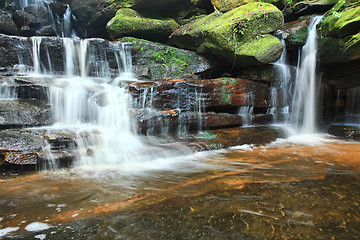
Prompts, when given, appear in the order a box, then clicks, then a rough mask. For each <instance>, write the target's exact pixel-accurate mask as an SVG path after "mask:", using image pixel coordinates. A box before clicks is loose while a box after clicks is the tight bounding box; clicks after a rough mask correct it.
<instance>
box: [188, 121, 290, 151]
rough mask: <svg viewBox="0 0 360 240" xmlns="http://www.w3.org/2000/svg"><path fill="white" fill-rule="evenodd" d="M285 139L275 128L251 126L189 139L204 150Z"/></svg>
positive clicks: (198, 135)
mask: <svg viewBox="0 0 360 240" xmlns="http://www.w3.org/2000/svg"><path fill="white" fill-rule="evenodd" d="M283 137H285V133H284V132H283V130H282V129H281V128H279V127H275V126H252V127H237V128H228V129H218V130H209V131H203V132H200V133H199V134H197V135H193V136H192V137H191V136H189V138H190V139H191V140H192V141H194V142H196V143H197V144H198V145H200V146H203V147H204V149H208V150H213V149H219V148H227V147H232V146H239V145H244V144H249V145H250V144H254V145H263V144H266V143H270V142H272V141H275V140H276V139H277V138H283Z"/></svg>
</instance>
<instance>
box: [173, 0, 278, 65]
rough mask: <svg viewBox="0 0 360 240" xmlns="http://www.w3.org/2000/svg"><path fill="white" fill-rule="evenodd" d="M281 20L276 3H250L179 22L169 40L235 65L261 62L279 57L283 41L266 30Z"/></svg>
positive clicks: (275, 25) (182, 46) (273, 28)
mask: <svg viewBox="0 0 360 240" xmlns="http://www.w3.org/2000/svg"><path fill="white" fill-rule="evenodd" d="M283 23H284V19H283V15H282V13H281V11H280V10H278V9H277V8H276V7H275V6H273V5H271V4H267V3H250V4H246V5H244V6H241V7H238V8H235V9H233V10H231V11H229V12H227V13H224V14H221V13H218V12H214V13H212V14H210V15H208V16H205V17H203V18H200V19H197V20H195V21H193V22H191V23H189V24H187V25H185V26H182V27H181V28H179V29H177V30H176V31H175V32H174V33H173V34H172V35H171V41H172V42H173V43H174V44H175V45H177V46H178V47H181V48H185V49H190V50H194V51H197V52H199V53H206V54H211V55H215V56H220V57H222V58H224V59H226V60H227V61H228V62H229V63H230V64H233V65H234V66H236V67H244V66H250V65H261V64H266V63H269V62H273V61H276V60H277V59H279V57H280V55H281V52H282V49H283V45H282V44H281V42H280V41H279V40H278V39H277V38H276V37H274V36H272V35H270V34H268V33H271V32H273V31H275V30H277V29H278V28H280V27H281V26H282V25H283Z"/></svg>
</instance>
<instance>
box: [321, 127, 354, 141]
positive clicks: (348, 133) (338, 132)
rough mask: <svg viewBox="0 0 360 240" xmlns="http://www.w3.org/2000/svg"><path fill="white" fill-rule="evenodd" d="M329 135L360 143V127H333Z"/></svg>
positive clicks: (329, 130)
mask: <svg viewBox="0 0 360 240" xmlns="http://www.w3.org/2000/svg"><path fill="white" fill-rule="evenodd" d="M328 133H329V134H331V135H334V136H337V137H341V138H345V139H352V140H357V141H360V126H355V125H354V126H352V125H331V127H330V128H329V129H328Z"/></svg>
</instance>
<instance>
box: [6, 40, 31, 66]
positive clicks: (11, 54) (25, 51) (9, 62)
mask: <svg viewBox="0 0 360 240" xmlns="http://www.w3.org/2000/svg"><path fill="white" fill-rule="evenodd" d="M29 49H31V44H30V42H29V41H28V40H27V39H26V38H23V37H15V36H8V35H5V34H0V56H1V58H0V66H2V67H9V68H12V67H14V65H16V64H20V60H19V55H20V56H23V59H24V62H26V63H28V64H31V63H32V60H31V52H30V51H29Z"/></svg>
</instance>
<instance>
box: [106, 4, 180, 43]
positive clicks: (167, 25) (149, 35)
mask: <svg viewBox="0 0 360 240" xmlns="http://www.w3.org/2000/svg"><path fill="white" fill-rule="evenodd" d="M178 26H179V25H178V24H177V23H176V22H175V21H174V20H173V19H165V18H161V17H148V16H145V15H141V14H140V13H138V12H136V11H135V10H132V9H129V8H123V9H120V10H119V11H117V13H116V15H115V17H113V18H112V19H111V20H110V21H109V22H108V23H107V25H106V29H107V31H108V32H109V34H110V37H111V38H112V39H117V38H120V37H136V38H142V39H146V40H150V41H155V42H166V41H167V40H168V37H169V36H170V34H171V33H172V32H173V31H174V29H175V28H177V27H178Z"/></svg>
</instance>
